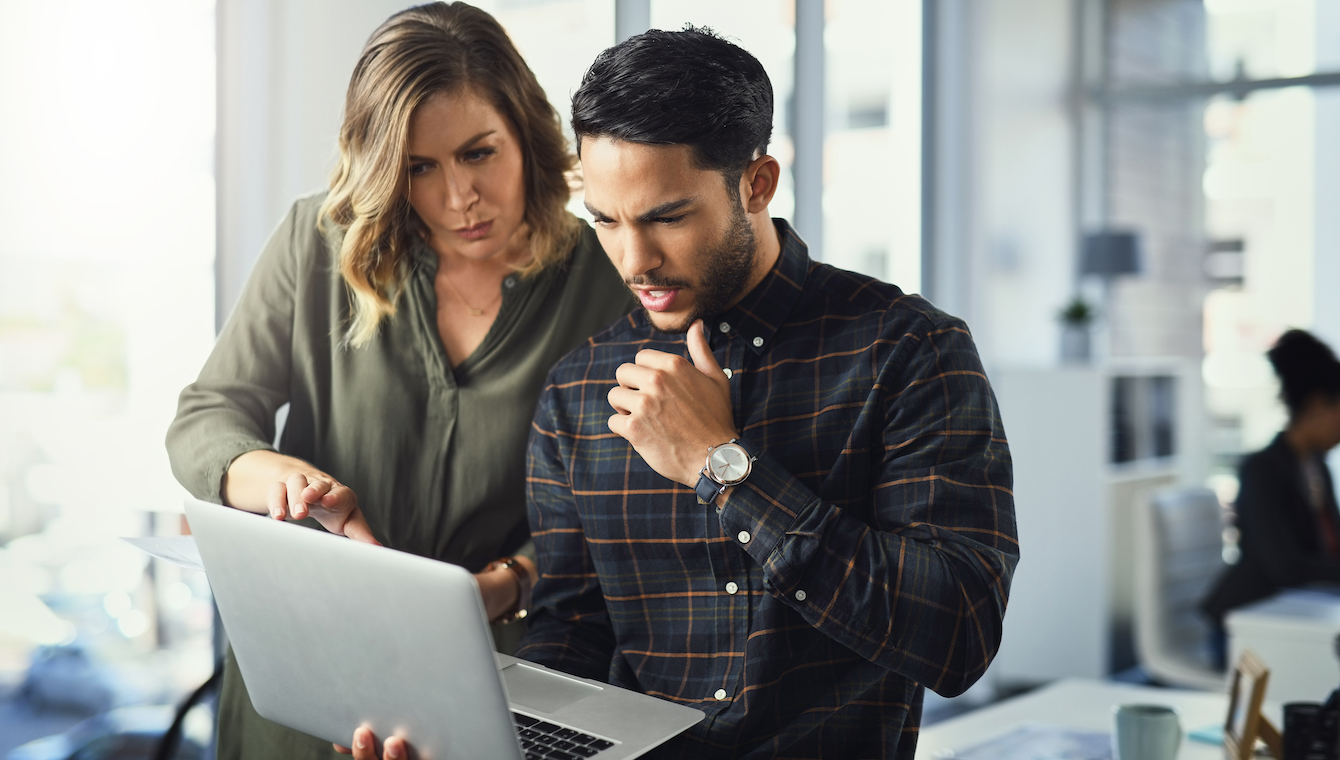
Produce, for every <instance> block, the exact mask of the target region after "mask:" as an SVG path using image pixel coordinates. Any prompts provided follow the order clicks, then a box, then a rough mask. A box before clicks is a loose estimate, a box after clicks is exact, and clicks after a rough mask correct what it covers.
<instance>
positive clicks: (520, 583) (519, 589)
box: [485, 557, 535, 623]
mask: <svg viewBox="0 0 1340 760" xmlns="http://www.w3.org/2000/svg"><path fill="white" fill-rule="evenodd" d="M485 569H486V570H509V571H511V573H512V577H513V579H515V580H516V606H515V607H513V608H512V609H511V610H509V611H508V612H507V614H505V615H503V616H502V617H500V618H498V619H497V620H494V621H491V622H494V623H513V622H516V621H517V620H521V619H522V618H524V617H526V615H527V614H529V613H530V600H531V592H533V591H534V590H535V589H534V584H533V583H531V580H530V573H528V572H526V568H524V567H522V566H521V563H520V562H517V561H516V557H500V558H498V559H495V560H493V561H492V562H490V563H489V565H488V567H487V568H485Z"/></svg>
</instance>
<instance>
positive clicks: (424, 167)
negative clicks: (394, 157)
mask: <svg viewBox="0 0 1340 760" xmlns="http://www.w3.org/2000/svg"><path fill="white" fill-rule="evenodd" d="M431 168H433V165H432V164H428V163H418V164H410V165H409V176H411V177H417V176H419V175H420V174H423V173H424V172H426V171H428V170H429V169H431Z"/></svg>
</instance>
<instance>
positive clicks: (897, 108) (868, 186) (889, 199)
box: [823, 0, 921, 293]
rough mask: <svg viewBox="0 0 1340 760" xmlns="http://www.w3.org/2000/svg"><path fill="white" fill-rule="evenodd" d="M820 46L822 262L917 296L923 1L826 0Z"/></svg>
mask: <svg viewBox="0 0 1340 760" xmlns="http://www.w3.org/2000/svg"><path fill="white" fill-rule="evenodd" d="M824 47H825V50H826V53H827V65H826V70H825V78H826V80H827V81H826V83H825V89H826V91H827V92H826V100H827V117H826V119H825V131H826V133H827V134H826V139H825V141H824V163H825V166H824V196H823V198H824V200H823V213H824V256H825V259H826V260H827V261H828V262H829V263H831V264H833V265H834V266H839V267H842V268H844V269H852V270H855V271H858V272H862V273H864V274H868V275H871V276H873V277H878V278H879V279H881V280H886V281H889V282H893V283H894V284H896V285H898V286H900V287H901V288H902V289H903V290H905V291H907V292H909V293H915V292H918V291H920V289H921V234H920V227H921V2H920V0H893V1H892V2H890V1H889V0H835V1H834V2H830V3H829V4H828V19H827V24H826V28H825V30H824Z"/></svg>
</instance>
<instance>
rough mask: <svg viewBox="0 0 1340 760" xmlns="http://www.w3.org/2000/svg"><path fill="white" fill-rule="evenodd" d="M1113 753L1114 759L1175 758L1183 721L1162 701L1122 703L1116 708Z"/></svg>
mask: <svg viewBox="0 0 1340 760" xmlns="http://www.w3.org/2000/svg"><path fill="white" fill-rule="evenodd" d="M1113 722H1114V723H1115V724H1116V726H1115V730H1114V731H1113V732H1112V754H1113V756H1114V757H1115V758H1116V760H1177V750H1178V748H1179V747H1180V746H1181V744H1182V724H1181V723H1180V722H1179V721H1178V720H1177V711H1176V710H1174V709H1173V708H1171V707H1165V706H1163V705H1121V706H1120V707H1118V708H1117V709H1116V711H1115V715H1114V717H1113Z"/></svg>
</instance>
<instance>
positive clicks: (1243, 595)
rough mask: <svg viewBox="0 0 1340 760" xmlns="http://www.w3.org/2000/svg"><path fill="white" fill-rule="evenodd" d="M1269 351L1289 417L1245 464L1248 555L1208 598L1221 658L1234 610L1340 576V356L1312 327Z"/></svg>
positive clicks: (1241, 499) (1241, 495)
mask: <svg viewBox="0 0 1340 760" xmlns="http://www.w3.org/2000/svg"><path fill="white" fill-rule="evenodd" d="M1266 356H1267V357H1269V359H1270V363H1271V365H1273V366H1274V368H1275V374H1277V375H1278V376H1279V379H1280V386H1281V391H1280V395H1281V397H1282V398H1283V400H1284V404H1285V406H1287V407H1288V409H1289V424H1288V425H1287V426H1286V427H1285V428H1284V430H1283V431H1282V432H1280V434H1279V435H1277V436H1275V440H1274V441H1273V442H1272V443H1271V444H1270V445H1269V446H1267V447H1266V448H1265V449H1263V450H1261V451H1258V452H1256V453H1255V454H1252V455H1251V456H1248V457H1247V458H1246V459H1245V460H1244V461H1243V463H1242V466H1241V468H1239V470H1238V479H1239V482H1240V484H1241V487H1240V490H1239V491H1238V498H1237V503H1236V506H1235V510H1236V512H1237V527H1238V532H1239V541H1238V544H1239V547H1240V548H1241V556H1240V558H1239V559H1238V561H1237V564H1235V565H1233V566H1232V567H1229V568H1228V569H1227V570H1226V571H1225V572H1224V574H1223V575H1222V576H1221V577H1220V578H1219V580H1218V582H1216V584H1215V586H1214V588H1213V589H1212V590H1211V592H1210V595H1209V596H1208V597H1207V598H1206V599H1205V601H1204V602H1203V603H1202V609H1203V610H1204V611H1205V613H1206V614H1207V615H1209V616H1210V618H1211V619H1212V620H1213V621H1214V622H1215V623H1216V624H1217V626H1218V635H1217V642H1216V646H1215V649H1216V652H1215V654H1216V656H1217V658H1218V659H1219V660H1220V662H1221V664H1222V662H1223V660H1224V655H1225V651H1224V649H1225V646H1224V644H1225V638H1224V629H1223V623H1224V616H1225V615H1226V614H1227V613H1228V611H1229V610H1232V609H1234V608H1237V607H1241V606H1242V605H1244V604H1250V603H1251V602H1254V601H1257V600H1259V599H1264V598H1266V597H1268V596H1270V595H1272V594H1274V593H1276V592H1278V591H1279V590H1281V589H1284V588H1290V587H1296V586H1303V585H1306V584H1309V583H1317V582H1322V583H1327V582H1329V583H1337V582H1340V511H1337V509H1336V500H1335V490H1334V487H1333V486H1332V482H1331V474H1330V472H1329V470H1328V469H1327V467H1326V454H1327V452H1329V451H1330V450H1331V449H1333V448H1335V446H1336V444H1340V361H1337V360H1336V357H1335V354H1334V353H1333V352H1332V351H1331V349H1330V348H1329V347H1328V346H1327V345H1326V344H1324V343H1322V342H1321V341H1319V340H1317V339H1316V338H1315V337H1313V335H1312V334H1311V333H1308V332H1306V331H1304V330H1289V331H1288V332H1286V333H1284V335H1282V336H1280V339H1279V340H1278V341H1277V342H1276V343H1275V346H1274V348H1272V349H1270V351H1269V352H1267V354H1266Z"/></svg>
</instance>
